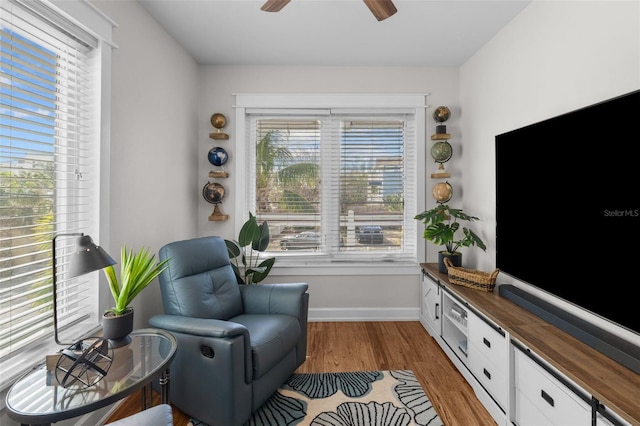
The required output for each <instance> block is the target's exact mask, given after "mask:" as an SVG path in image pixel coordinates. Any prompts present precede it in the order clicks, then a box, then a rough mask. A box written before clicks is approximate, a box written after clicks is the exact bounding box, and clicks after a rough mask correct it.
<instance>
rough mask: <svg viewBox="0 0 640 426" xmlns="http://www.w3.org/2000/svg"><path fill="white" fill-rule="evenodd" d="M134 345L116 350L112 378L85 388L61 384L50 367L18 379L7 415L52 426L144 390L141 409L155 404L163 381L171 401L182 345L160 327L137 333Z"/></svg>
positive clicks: (133, 335)
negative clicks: (173, 369) (154, 392)
mask: <svg viewBox="0 0 640 426" xmlns="http://www.w3.org/2000/svg"><path fill="white" fill-rule="evenodd" d="M130 337H131V343H129V344H128V345H126V346H122V347H120V348H115V349H113V361H112V363H111V367H110V368H109V371H108V373H107V375H106V376H105V377H104V378H103V379H102V380H101V381H99V382H98V383H96V384H95V385H93V386H90V387H86V388H79V387H77V386H71V387H69V388H64V387H62V386H60V385H59V384H58V382H57V380H56V378H55V374H54V373H51V372H48V371H47V369H46V366H45V364H44V363H43V364H41V365H38V366H37V367H35V368H34V369H33V370H31V371H30V372H28V373H27V374H25V375H24V376H22V377H21V378H20V379H18V380H17V381H16V382H15V383H14V384H13V386H11V389H9V392H8V393H7V398H6V405H7V414H8V415H9V417H10V418H12V419H14V420H16V421H19V422H20V423H21V424H23V425H47V424H51V423H55V422H58V421H61V420H65V419H68V418H71V417H76V416H80V415H82V414H86V413H89V412H91V411H94V410H97V409H98V408H101V407H104V406H106V405H109V404H112V403H114V402H116V401H118V400H119V399H122V398H124V397H126V396H128V395H130V394H132V393H133V392H135V391H137V390H139V389H142V408H143V409H145V408H147V407H148V406H149V405H150V401H151V384H152V382H153V381H154V380H156V379H159V384H160V390H161V394H162V402H163V403H167V404H168V403H169V364H170V363H171V361H172V360H173V358H174V357H175V354H176V349H177V347H178V343H177V340H176V339H175V337H174V336H173V335H172V334H170V333H168V332H166V331H164V330H157V329H151V328H146V329H140V330H134V331H133V332H132V333H131V334H130Z"/></svg>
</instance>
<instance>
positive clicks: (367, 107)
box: [234, 93, 428, 275]
mask: <svg viewBox="0 0 640 426" xmlns="http://www.w3.org/2000/svg"><path fill="white" fill-rule="evenodd" d="M427 95H428V94H424V93H416V94H395V93H389V94H322V93H311V94H310V93H299V94H277V93H276V94H265V93H260V94H253V93H242V94H235V95H234V96H235V105H234V108H235V118H236V120H235V123H236V124H235V133H236V136H237V139H236V140H237V143H236V151H235V161H236V164H249V162H250V161H253V160H252V159H254V157H252V152H251V147H250V146H249V140H250V137H249V136H250V132H251V126H250V120H249V119H248V118H249V117H250V115H251V114H259V113H264V114H269V113H283V112H284V113H286V112H291V111H293V110H295V112H301V113H303V112H304V111H305V110H307V111H308V113H309V114H316V113H318V111H319V110H323V109H324V110H328V111H331V113H334V114H337V115H340V114H345V113H348V114H354V115H378V116H379V115H381V114H385V113H387V114H390V115H398V114H412V115H413V119H414V122H415V123H414V126H415V135H414V137H415V147H414V148H415V152H416V154H417V155H416V158H415V159H413V161H415V162H416V163H415V178H416V179H417V182H415V183H414V184H413V185H411V186H412V187H413V188H414V190H415V192H416V193H415V194H413V196H414V199H415V203H414V204H415V206H416V212H415V213H417V210H418V209H419V206H423V205H424V203H425V183H424V179H421V178H420V176H424V173H425V165H424V163H425V162H424V161H421V160H420V159H421V158H425V155H426V150H425V140H426V129H425V123H426V118H425V114H426V108H427V107H428V105H427V103H426V100H427ZM325 171H326V170H325ZM251 175H252V174H251ZM249 176H250V174H249V173H237V184H236V186H235V187H236V192H237V193H238V194H244V195H240V196H237V197H236V198H235V215H234V219H235V227H236V229H235V233H236V234H237V232H238V231H239V227H240V226H241V225H242V223H244V222H245V221H246V219H247V217H248V212H249V211H252V212H253V210H251V209H252V207H251V206H253V205H254V202H255V201H252V197H255V193H254V192H253V190H252V188H253V186H254V185H252V184H251V182H250V181H249ZM413 216H414V213H412V212H409V211H407V210H405V223H408V222H407V221H408V220H413ZM412 231H413V234H410V235H407V233H406V232H405V238H411V239H412V240H413V241H410V242H407V243H406V244H414V243H415V245H416V248H415V250H413V253H412V254H409V255H404V256H389V257H387V258H384V257H382V256H377V257H376V259H375V262H371V261H368V260H366V259H365V256H344V257H343V256H339V257H336V258H331V257H330V256H328V255H317V254H315V255H314V254H313V253H311V254H310V255H309V254H304V255H298V256H296V255H288V256H280V257H278V261H277V271H276V270H274V272H273V275H296V274H298V273H300V272H301V271H302V269H301V268H304V271H305V272H304V273H306V274H308V273H309V272H310V269H309V268H314V269H315V267H317V269H315V270H316V271H317V272H318V273H319V274H320V275H322V274H333V275H335V274H340V275H351V274H359V273H362V272H363V270H365V269H366V270H368V271H371V270H373V269H377V268H381V267H384V269H385V274H387V273H389V274H405V273H406V274H409V273H415V265H417V259H419V258H422V257H424V244H421V232H420V230H419V226H415V227H413V230H412ZM274 253H276V252H270V255H274ZM382 259H383V260H385V262H384V265H382V262H380V260H382ZM327 265H331V268H326V266H327ZM329 269H330V271H329ZM314 273H315V272H314Z"/></svg>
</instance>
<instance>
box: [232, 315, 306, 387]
mask: <svg viewBox="0 0 640 426" xmlns="http://www.w3.org/2000/svg"><path fill="white" fill-rule="evenodd" d="M229 321H232V322H235V323H238V324H242V325H244V326H245V327H246V328H247V330H249V336H251V357H252V361H253V380H256V379H259V378H260V377H262V376H263V375H264V374H265V373H266V372H268V371H269V370H270V369H271V368H273V366H274V365H276V364H277V363H278V362H280V361H281V360H282V359H283V358H284V356H285V355H286V354H288V353H289V352H291V351H292V350H294V348H295V347H296V344H297V343H298V340H299V339H300V336H301V333H302V330H300V323H299V321H298V319H297V318H295V317H292V316H290V315H276V314H269V315H266V314H243V315H238V316H236V317H234V318H231V319H230V320H229Z"/></svg>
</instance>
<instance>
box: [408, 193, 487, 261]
mask: <svg viewBox="0 0 640 426" xmlns="http://www.w3.org/2000/svg"><path fill="white" fill-rule="evenodd" d="M414 219H416V220H420V221H422V222H423V223H424V224H425V225H426V228H425V230H424V235H423V237H424V239H426V240H427V241H431V242H433V243H435V244H438V245H442V246H444V250H441V251H439V252H438V270H439V271H440V272H442V273H444V274H446V273H447V267H446V266H445V265H444V259H445V258H446V257H448V258H449V260H450V261H451V263H452V264H453V265H454V266H462V253H460V252H459V251H458V249H459V248H460V247H472V246H476V247H479V248H481V249H482V250H483V251H484V250H486V249H487V246H486V245H485V244H484V242H483V241H482V239H481V238H480V237H479V236H478V235H476V234H475V233H474V232H473V231H472V230H471V229H469V228H465V227H463V228H462V235H461V236H460V234H459V233H458V234H456V232H457V231H458V230H459V229H460V222H458V220H464V221H468V222H473V221H476V220H479V219H478V218H477V217H475V216H470V215H468V214H466V213H465V212H463V211H462V210H461V209H454V208H451V207H449V206H448V205H447V204H438V205H437V206H436V207H434V208H432V209H431V210H426V211H424V212H422V213H420V214H418V215H416V216H415V217H414Z"/></svg>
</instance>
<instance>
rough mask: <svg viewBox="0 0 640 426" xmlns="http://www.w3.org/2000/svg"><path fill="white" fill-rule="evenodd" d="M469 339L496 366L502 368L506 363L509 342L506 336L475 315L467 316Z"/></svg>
mask: <svg viewBox="0 0 640 426" xmlns="http://www.w3.org/2000/svg"><path fill="white" fill-rule="evenodd" d="M468 329H469V341H470V343H471V344H472V345H474V346H475V347H476V348H477V350H478V351H480V352H482V354H483V355H484V356H485V357H487V359H489V361H491V362H492V363H493V364H494V365H495V366H496V367H500V368H501V369H504V368H505V366H507V365H509V364H508V353H509V352H508V348H509V342H508V340H507V338H506V337H505V336H504V335H503V334H500V333H499V332H498V331H496V330H495V329H494V328H493V327H491V326H490V325H489V324H487V323H486V322H485V321H484V320H482V319H480V318H479V317H477V316H476V315H470V316H469V325H468Z"/></svg>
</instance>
